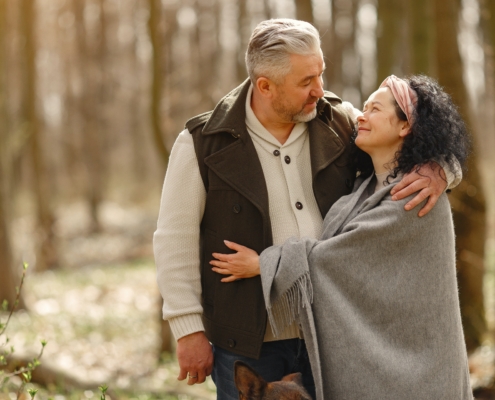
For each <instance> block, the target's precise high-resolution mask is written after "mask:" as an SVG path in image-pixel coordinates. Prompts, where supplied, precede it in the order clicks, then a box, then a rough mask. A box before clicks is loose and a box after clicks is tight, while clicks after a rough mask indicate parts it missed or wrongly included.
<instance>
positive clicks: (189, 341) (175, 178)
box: [153, 130, 213, 384]
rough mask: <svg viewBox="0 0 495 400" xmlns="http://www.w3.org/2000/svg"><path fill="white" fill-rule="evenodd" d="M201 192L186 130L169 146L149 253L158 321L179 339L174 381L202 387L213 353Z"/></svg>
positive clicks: (203, 193) (202, 197) (194, 156)
mask: <svg viewBox="0 0 495 400" xmlns="http://www.w3.org/2000/svg"><path fill="white" fill-rule="evenodd" d="M205 201H206V191H205V188H204V184H203V181H202V179H201V175H200V173H199V167H198V162H197V159H196V154H195V151H194V144H193V140H192V136H191V134H190V133H189V132H188V131H187V130H185V131H183V132H182V133H181V134H180V135H179V136H178V138H177V141H176V142H175V144H174V147H173V148H172V152H171V154H170V161H169V165H168V168H167V174H166V176H165V183H164V185H163V192H162V198H161V203H160V213H159V216H158V224H157V230H156V231H155V234H154V236H153V249H154V253H155V262H156V267H157V282H158V287H159V289H160V293H161V295H162V297H163V319H165V320H168V321H169V323H170V328H171V330H172V333H173V335H174V337H175V338H176V339H177V340H178V343H177V356H178V361H179V365H180V367H181V371H180V374H179V379H180V380H182V379H185V377H186V376H187V374H189V376H193V377H194V376H197V378H189V381H188V383H189V384H194V383H201V382H204V379H205V377H206V376H207V375H209V374H210V373H211V366H212V363H213V355H212V351H211V346H210V344H209V343H208V340H207V339H206V336H205V335H204V326H203V323H202V321H201V313H202V311H203V309H202V307H201V300H200V297H201V274H200V269H199V259H200V257H199V236H200V233H199V226H200V223H201V219H202V217H203V212H204V207H205Z"/></svg>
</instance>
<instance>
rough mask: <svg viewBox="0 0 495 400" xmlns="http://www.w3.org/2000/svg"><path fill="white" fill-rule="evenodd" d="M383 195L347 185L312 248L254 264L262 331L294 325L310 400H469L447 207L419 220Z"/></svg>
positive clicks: (289, 248) (305, 245) (370, 182)
mask: <svg viewBox="0 0 495 400" xmlns="http://www.w3.org/2000/svg"><path fill="white" fill-rule="evenodd" d="M393 185H394V183H392V184H390V185H388V186H387V187H385V188H383V189H380V190H379V191H377V192H376V193H373V192H374V186H375V178H374V177H370V178H368V179H367V180H365V181H364V182H363V181H362V180H361V181H360V182H357V185H356V187H355V191H354V192H353V193H352V194H350V195H349V196H345V197H343V198H341V199H340V200H339V201H338V202H337V203H335V205H334V206H333V207H332V208H331V210H330V211H329V212H328V214H327V216H326V218H325V221H324V232H323V235H322V238H321V240H315V239H309V238H302V239H295V238H293V239H289V240H288V241H287V242H286V243H284V244H283V245H281V246H274V247H270V248H268V249H266V250H265V251H264V252H263V253H262V254H261V257H260V265H261V277H262V282H263V291H264V295H265V302H266V306H267V309H268V313H269V318H270V322H271V324H272V326H274V329H275V333H276V332H277V331H278V332H280V331H282V329H283V328H284V326H285V325H288V324H290V323H291V322H292V321H294V320H296V321H297V322H298V323H299V324H300V325H301V327H302V330H303V333H304V338H305V340H306V344H307V347H308V352H309V355H310V360H311V366H312V370H313V375H314V378H315V383H316V388H317V398H318V400H321V399H325V400H344V399H346V400H363V399H369V400H386V399H391V400H392V399H393V400H409V399H410V400H440V399H445V400H457V399H472V398H473V396H472V392H471V388H470V384H469V372H468V364H467V355H466V348H465V344H464V337H463V331H462V325H461V316H460V311H459V300H458V294H457V281H456V270H455V249H454V228H453V224H452V216H451V210H450V204H449V201H448V199H447V196H446V195H445V194H444V195H442V196H441V198H440V199H439V201H438V203H437V205H436V206H435V207H434V209H433V210H432V211H431V212H430V213H429V214H427V215H426V216H424V217H422V218H419V217H418V216H417V210H413V211H410V212H406V211H404V205H405V203H406V202H407V201H408V200H409V199H405V200H403V201H392V199H391V196H390V190H391V188H392V187H393ZM276 321H277V322H276Z"/></svg>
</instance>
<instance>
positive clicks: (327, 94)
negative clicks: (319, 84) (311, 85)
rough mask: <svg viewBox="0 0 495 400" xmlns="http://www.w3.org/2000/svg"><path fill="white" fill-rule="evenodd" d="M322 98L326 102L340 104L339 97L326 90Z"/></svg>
mask: <svg viewBox="0 0 495 400" xmlns="http://www.w3.org/2000/svg"><path fill="white" fill-rule="evenodd" d="M323 97H325V99H326V100H327V101H337V102H339V103H342V99H341V98H340V97H339V96H337V95H336V94H335V93H333V92H329V91H327V90H325V94H324V96H323Z"/></svg>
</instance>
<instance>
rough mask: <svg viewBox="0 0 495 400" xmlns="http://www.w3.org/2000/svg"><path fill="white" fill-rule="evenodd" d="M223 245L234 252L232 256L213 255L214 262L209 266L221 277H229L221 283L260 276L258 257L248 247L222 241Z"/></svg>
mask: <svg viewBox="0 0 495 400" xmlns="http://www.w3.org/2000/svg"><path fill="white" fill-rule="evenodd" d="M224 243H225V245H226V246H227V247H228V248H229V249H231V250H235V251H236V253H233V254H221V253H213V257H215V260H211V261H210V264H211V265H213V266H214V267H213V268H212V270H213V271H215V272H217V273H219V274H221V275H229V276H227V277H226V278H223V279H222V282H234V281H237V280H239V279H245V278H253V277H255V276H258V275H259V274H260V257H259V256H258V253H256V252H255V251H254V250H251V249H250V248H248V247H245V246H241V245H240V244H237V243H234V242H229V241H228V240H224Z"/></svg>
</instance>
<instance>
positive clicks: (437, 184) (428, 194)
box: [391, 160, 462, 217]
mask: <svg viewBox="0 0 495 400" xmlns="http://www.w3.org/2000/svg"><path fill="white" fill-rule="evenodd" d="M453 169H454V170H452V169H451V168H450V166H449V165H448V164H446V163H445V162H441V161H439V162H438V163H437V162H436V161H432V162H430V163H429V164H425V165H423V166H422V167H421V168H420V169H419V171H418V172H414V171H413V172H411V173H409V174H407V175H405V176H404V178H403V179H402V181H400V182H399V183H398V184H397V185H396V186H395V187H394V188H393V189H392V191H391V194H392V199H393V200H401V199H404V198H406V197H408V196H410V195H411V194H414V193H417V195H416V196H415V197H414V198H413V199H412V200H411V201H409V202H408V203H407V204H406V205H405V206H404V209H405V210H407V211H409V210H412V209H413V208H414V207H416V206H417V205H418V204H421V202H423V201H424V200H425V199H428V201H427V202H426V204H425V205H424V206H423V208H422V209H421V210H420V211H419V213H418V216H420V217H423V216H425V215H426V214H428V213H429V212H430V211H431V209H432V208H433V207H434V206H435V204H436V202H437V201H438V198H439V197H440V196H441V195H442V193H443V192H444V191H445V190H446V189H452V188H454V187H456V186H457V185H458V184H459V182H460V181H461V180H462V170H461V167H460V165H459V163H458V162H457V160H456V162H455V165H454V168H453Z"/></svg>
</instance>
